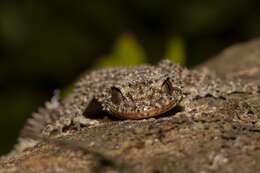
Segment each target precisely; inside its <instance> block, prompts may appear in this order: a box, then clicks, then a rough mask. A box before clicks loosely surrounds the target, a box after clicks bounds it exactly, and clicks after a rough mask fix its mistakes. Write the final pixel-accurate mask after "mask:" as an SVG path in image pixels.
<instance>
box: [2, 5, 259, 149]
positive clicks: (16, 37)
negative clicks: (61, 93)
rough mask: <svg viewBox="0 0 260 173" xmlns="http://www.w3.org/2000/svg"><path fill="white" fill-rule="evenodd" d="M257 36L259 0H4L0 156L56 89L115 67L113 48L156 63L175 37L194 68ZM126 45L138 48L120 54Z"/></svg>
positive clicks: (180, 52)
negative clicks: (100, 69) (97, 70)
mask: <svg viewBox="0 0 260 173" xmlns="http://www.w3.org/2000/svg"><path fill="white" fill-rule="evenodd" d="M259 34H260V8H259V3H257V1H249V0H228V1H227V0H208V1H203V2H202V1H201V2H198V1H197V3H195V2H194V1H190V2H189V1H179V2H178V1H166V0H160V1H151V0H132V1H128V0H124V1H119V0H111V1H106V0H95V1H94V2H90V1H86V0H85V1H83V0H79V1H69V0H52V1H47V0H45V1H39V0H38V1H32V0H31V1H29V0H27V1H23V0H21V1H19V2H15V1H11V0H9V1H6V2H4V1H1V2H0V108H1V112H0V113H1V114H0V142H1V143H0V154H1V153H6V152H8V151H9V150H10V149H11V147H12V145H13V144H14V143H15V142H16V138H17V136H18V133H19V130H20V129H21V128H22V126H23V124H24V122H25V120H26V118H28V117H29V116H30V115H31V113H32V112H34V111H37V108H38V107H39V106H40V105H43V103H44V101H46V100H48V99H49V98H50V97H51V96H52V94H53V90H54V89H57V88H65V87H66V86H68V85H70V84H71V83H73V82H74V80H75V79H76V78H77V77H78V76H79V75H80V74H82V73H83V72H84V71H85V70H86V69H90V68H95V67H97V66H98V67H100V66H102V65H100V64H109V63H107V62H106V59H107V61H108V62H110V64H111V62H115V63H112V64H120V62H118V61H122V60H117V58H114V59H113V57H115V54H120V53H118V52H121V55H120V56H121V57H125V58H123V59H124V60H123V61H127V62H128V61H129V64H131V63H132V62H131V61H132V60H131V59H130V58H132V59H134V57H135V56H137V55H138V56H141V57H144V56H145V58H144V59H142V60H138V62H149V63H156V62H157V61H158V60H159V59H160V58H162V57H164V56H167V53H165V52H167V51H166V49H167V47H169V44H170V43H172V42H173V43H174V44H173V45H174V46H173V49H174V51H175V54H176V56H178V55H181V56H182V60H181V62H182V63H184V60H183V59H185V58H186V65H188V66H194V65H196V64H199V63H201V62H203V61H205V60H206V59H207V58H209V57H211V56H213V55H215V54H216V53H218V52H219V51H220V50H222V49H223V48H224V47H227V46H228V45H231V44H233V43H235V42H239V41H245V40H248V39H251V38H255V37H258V36H259ZM122 40H123V41H122ZM129 40H130V41H129ZM122 45H123V46H122ZM125 45H126V47H127V45H128V47H127V48H126V49H129V50H127V51H128V52H129V54H131V53H132V52H134V51H132V49H133V50H135V51H137V53H136V52H135V53H133V55H132V57H131V56H130V55H129V54H128V53H125V52H127V51H125V50H123V51H121V49H124V47H125ZM129 47H130V48H129ZM136 47H137V48H136ZM138 51H139V52H138ZM124 54H125V55H124ZM136 54H137V55H136ZM144 54H145V55H144ZM148 57H149V58H148ZM119 59H120V58H119ZM137 59H138V58H137ZM139 59H140V58H139ZM177 59H178V57H177ZM104 62H105V63H104ZM117 62H118V63H117ZM127 62H124V63H125V64H127ZM130 62H131V63H130ZM103 66H104V65H103Z"/></svg>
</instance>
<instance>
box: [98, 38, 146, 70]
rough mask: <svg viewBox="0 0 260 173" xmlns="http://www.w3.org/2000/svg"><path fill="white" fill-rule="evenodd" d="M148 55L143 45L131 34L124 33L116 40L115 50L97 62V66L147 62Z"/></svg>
mask: <svg viewBox="0 0 260 173" xmlns="http://www.w3.org/2000/svg"><path fill="white" fill-rule="evenodd" d="M146 61H147V60H146V55H145V52H144V49H143V48H142V46H141V45H140V44H139V43H138V41H137V40H136V39H135V37H134V36H133V35H131V34H123V35H122V36H120V37H119V39H118V40H116V43H115V44H114V47H113V51H112V53H110V54H109V55H105V56H103V57H101V58H99V60H98V61H97V62H96V64H95V66H96V67H98V68H101V67H114V66H131V65H138V64H143V63H145V62H146Z"/></svg>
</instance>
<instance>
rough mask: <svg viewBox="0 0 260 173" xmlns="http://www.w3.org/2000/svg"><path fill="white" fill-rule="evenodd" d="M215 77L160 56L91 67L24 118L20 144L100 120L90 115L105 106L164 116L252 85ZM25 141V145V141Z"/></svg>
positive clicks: (126, 114)
mask: <svg viewBox="0 0 260 173" xmlns="http://www.w3.org/2000/svg"><path fill="white" fill-rule="evenodd" d="M246 86H249V85H243V86H242V85H241V83H240V82H239V80H238V81H237V82H234V81H232V82H229V81H228V80H223V79H220V78H218V77H217V76H216V75H214V74H213V73H211V72H209V71H208V70H207V69H204V70H200V71H195V70H193V71H192V70H188V69H186V68H183V67H181V66H179V65H176V64H174V63H172V62H170V61H169V60H164V61H162V62H160V63H159V64H157V65H141V66H136V67H128V68H126V67H125V68H110V69H102V70H97V71H93V72H91V73H89V74H87V75H85V76H84V77H82V78H81V79H80V81H79V82H78V83H77V84H76V86H75V89H74V91H73V92H72V93H71V94H70V95H68V96H67V97H66V98H64V99H63V100H59V99H58V98H57V96H54V98H53V99H52V101H51V102H48V103H46V107H45V108H40V110H39V112H38V113H35V114H33V118H32V119H29V120H28V123H27V125H26V126H25V128H24V130H23V131H22V136H21V141H22V142H21V144H20V145H18V148H20V150H21V148H22V150H23V149H24V148H26V145H27V146H31V145H34V144H35V141H33V142H30V143H29V144H31V145H29V144H28V140H26V142H23V141H24V140H23V139H25V138H30V136H32V135H33V136H45V137H46V136H50V135H52V134H56V135H57V134H58V135H63V134H66V131H68V130H70V129H76V130H80V129H81V127H82V126H91V125H98V124H100V123H101V122H100V121H98V120H96V119H95V118H92V119H90V118H89V117H93V115H95V114H96V113H97V112H99V111H104V112H107V113H109V114H110V115H111V116H114V117H117V118H120V119H144V118H150V117H155V116H159V115H162V114H163V113H166V112H167V111H170V110H173V109H174V108H175V107H176V106H177V105H179V106H181V107H182V111H185V112H190V111H194V110H195V109H197V110H198V109H200V108H199V107H197V106H194V105H193V104H192V100H194V99H196V98H201V97H205V96H208V95H211V96H213V97H221V96H224V95H226V94H230V93H233V92H240V91H248V92H252V91H253V90H254V89H253V88H250V87H246ZM25 143H26V145H24V144H25Z"/></svg>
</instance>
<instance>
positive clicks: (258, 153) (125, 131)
mask: <svg viewBox="0 0 260 173" xmlns="http://www.w3.org/2000/svg"><path fill="white" fill-rule="evenodd" d="M259 47H260V40H255V41H252V42H248V43H243V44H239V45H237V46H234V47H231V48H228V49H227V50H226V51H224V53H221V54H220V55H218V56H217V57H215V58H214V59H212V60H211V61H209V62H208V63H206V64H204V65H202V66H200V67H210V69H214V70H216V72H217V73H219V74H220V75H227V74H229V73H230V72H236V73H235V75H233V76H230V80H232V78H242V79H243V80H244V81H255V82H256V83H257V82H258V81H259V80H260V49H259ZM232 74H234V73H232ZM193 104H195V105H197V106H198V107H199V108H200V109H199V110H198V111H196V112H191V113H190V114H185V113H182V112H174V113H172V115H168V116H165V117H158V118H156V119H155V118H153V119H147V120H125V121H122V120H120V121H119V120H117V121H107V123H105V124H102V125H99V126H96V127H89V128H83V129H82V130H81V131H74V132H70V133H69V134H66V135H64V136H62V137H59V138H53V139H50V140H46V142H42V143H40V144H38V145H36V146H35V147H33V148H29V149H27V150H26V151H23V152H22V153H17V154H14V155H10V156H5V157H2V158H1V159H0V172H28V173H29V172H43V173H47V172H154V173H157V172H178V173H181V172H202V173H207V172H243V173H244V172H260V106H259V105H260V94H259V93H255V94H248V93H243V92H240V93H234V94H230V95H228V96H226V97H225V98H213V97H204V98H200V99H197V100H195V101H194V103H193Z"/></svg>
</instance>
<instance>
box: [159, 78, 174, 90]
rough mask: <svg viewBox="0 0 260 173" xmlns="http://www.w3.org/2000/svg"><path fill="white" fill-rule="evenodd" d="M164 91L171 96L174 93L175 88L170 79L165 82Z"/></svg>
mask: <svg viewBox="0 0 260 173" xmlns="http://www.w3.org/2000/svg"><path fill="white" fill-rule="evenodd" d="M162 91H163V92H165V93H167V94H171V93H172V91H173V86H172V83H171V81H170V78H167V79H165V81H164V82H163V84H162Z"/></svg>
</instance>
